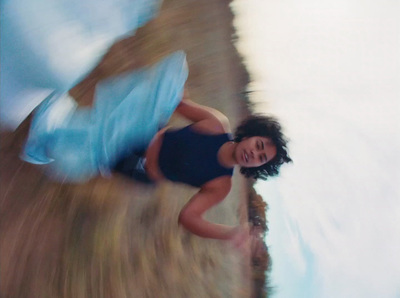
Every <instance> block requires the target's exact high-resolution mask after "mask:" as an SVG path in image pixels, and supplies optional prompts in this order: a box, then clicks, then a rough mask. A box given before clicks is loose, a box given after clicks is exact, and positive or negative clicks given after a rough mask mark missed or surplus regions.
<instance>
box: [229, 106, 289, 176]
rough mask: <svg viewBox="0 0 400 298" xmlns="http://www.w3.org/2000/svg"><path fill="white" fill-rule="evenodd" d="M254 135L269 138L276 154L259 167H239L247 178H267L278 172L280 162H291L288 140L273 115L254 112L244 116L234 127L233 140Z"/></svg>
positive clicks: (238, 140)
mask: <svg viewBox="0 0 400 298" xmlns="http://www.w3.org/2000/svg"><path fill="white" fill-rule="evenodd" d="M256 136H258V137H266V138H269V139H271V141H272V143H273V144H274V145H275V147H276V156H275V157H274V158H273V159H272V160H270V161H269V162H267V163H266V164H264V165H262V166H260V167H255V168H245V167H241V168H240V173H242V174H243V175H245V176H246V177H247V178H249V177H252V178H254V179H262V180H267V179H268V177H272V176H276V175H278V174H279V168H280V166H281V165H282V164H284V163H289V162H292V159H291V158H290V157H289V155H288V152H287V148H286V146H287V142H288V140H287V139H286V137H285V136H284V135H283V133H282V127H281V125H280V124H279V122H278V120H277V119H276V118H275V117H272V116H265V115H260V114H256V115H252V116H249V117H248V118H246V119H245V120H244V121H243V122H242V123H241V124H240V125H239V126H238V127H237V128H236V131H235V138H234V141H235V142H240V141H241V140H242V139H243V138H250V137H256Z"/></svg>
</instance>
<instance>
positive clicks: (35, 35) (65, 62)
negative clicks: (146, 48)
mask: <svg viewBox="0 0 400 298" xmlns="http://www.w3.org/2000/svg"><path fill="white" fill-rule="evenodd" d="M160 3H161V0H57V1H54V0H1V7H0V8H1V19H0V20H1V26H0V30H1V32H0V38H1V42H0V53H1V61H0V63H1V72H0V86H1V90H0V92H1V93H0V119H1V125H2V128H7V129H15V128H16V127H17V126H18V125H19V124H20V123H21V122H22V121H23V120H24V119H25V118H26V116H27V115H28V114H29V113H30V112H31V111H32V110H33V109H34V108H35V106H36V105H38V104H39V103H40V102H41V101H42V100H43V99H44V98H46V97H47V96H49V95H50V94H51V93H52V92H54V91H57V92H60V93H62V92H65V91H67V90H69V89H70V88H71V87H72V86H74V85H75V84H76V83H77V82H79V81H80V80H81V79H82V78H83V77H84V76H85V75H87V74H88V73H89V72H90V71H91V70H92V69H93V67H94V66H95V65H96V64H97V63H98V62H99V60H100V58H101V57H102V56H103V55H104V54H105V53H106V51H107V49H108V48H109V47H110V46H111V45H112V44H113V43H114V42H115V41H116V40H117V39H119V38H122V37H124V36H126V35H133V34H134V33H135V31H136V29H137V28H138V27H140V26H142V25H144V24H145V23H146V22H148V21H149V20H151V19H152V18H154V17H155V16H156V14H157V12H158V10H159V7H160Z"/></svg>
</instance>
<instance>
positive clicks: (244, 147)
mask: <svg viewBox="0 0 400 298" xmlns="http://www.w3.org/2000/svg"><path fill="white" fill-rule="evenodd" d="M187 72H188V71H187V66H186V59H185V54H184V53H183V52H175V53H173V54H171V55H170V56H168V57H166V58H164V59H163V60H162V61H160V62H159V63H157V64H155V65H154V66H151V67H147V68H142V69H140V70H137V71H134V72H133V73H130V74H125V75H122V76H118V77H115V78H113V79H111V80H107V81H103V82H101V83H100V84H99V85H98V86H97V88H96V94H95V102H94V106H93V107H92V108H77V104H76V102H75V101H74V100H73V99H72V98H71V97H69V96H68V95H57V94H53V95H52V96H50V97H49V98H48V99H47V100H46V101H45V102H44V103H43V104H41V105H40V106H39V108H38V109H37V111H36V113H35V117H34V119H33V122H32V125H31V130H30V134H29V137H28V140H27V143H26V146H25V150H24V154H23V158H24V159H25V160H26V161H29V162H32V163H42V164H43V163H49V165H48V167H49V168H48V171H50V173H51V176H52V177H54V178H58V179H62V180H63V181H65V180H69V181H84V180H87V179H89V178H91V177H93V176H94V175H97V174H98V173H101V174H103V175H110V174H111V172H112V171H116V172H120V173H122V174H123V175H126V176H129V177H132V178H137V177H142V180H143V179H145V180H147V181H155V182H156V181H160V180H163V179H168V180H171V181H175V182H181V183H185V184H189V185H192V186H195V187H198V188H199V191H198V192H197V193H196V194H195V195H194V196H193V197H192V199H191V200H190V201H189V203H188V204H187V205H186V206H185V207H184V208H183V210H182V211H181V213H180V216H179V222H180V223H181V224H182V225H183V226H184V227H185V228H186V229H188V230H189V231H191V232H192V233H194V234H196V235H198V236H201V237H206V238H214V239H225V240H228V239H234V238H237V237H240V235H242V234H243V233H245V231H244V230H243V229H242V228H238V227H229V226H225V225H218V224H214V223H211V222H208V221H206V220H204V219H203V217H202V215H203V214H204V212H205V211H207V210H208V209H210V208H211V207H213V206H215V205H216V204H218V203H219V202H221V201H222V200H223V199H224V198H225V197H226V196H227V195H228V193H229V192H230V189H231V185H232V174H233V168H234V166H235V165H238V166H240V167H241V170H240V171H241V173H242V174H244V175H245V176H246V177H253V178H256V179H257V178H261V179H267V177H269V176H274V175H277V174H278V173H279V168H280V166H281V165H282V164H283V163H287V162H290V161H291V159H290V157H289V156H288V153H287V150H286V143H287V141H286V139H285V137H284V136H283V134H282V132H281V126H280V125H279V123H278V122H277V121H276V120H275V119H274V118H272V117H266V116H251V117H249V118H248V119H246V120H245V121H244V122H243V123H242V124H241V125H240V126H239V127H238V128H237V129H236V132H235V138H233V137H232V136H231V134H230V133H231V131H230V125H229V121H228V119H227V118H226V117H225V116H224V115H223V114H222V113H220V112H218V111H216V110H214V109H212V108H209V107H205V106H202V105H199V104H196V103H194V102H192V101H191V100H190V99H189V98H188V95H187V92H184V84H185V81H186V78H187ZM182 94H183V96H182ZM174 111H176V112H177V113H179V114H180V115H182V116H183V117H185V118H187V119H188V120H190V121H192V122H193V123H192V124H191V125H189V126H187V127H184V128H181V129H177V130H171V129H168V128H166V127H165V125H166V123H167V121H168V119H169V118H170V116H171V115H172V113H173V112H174ZM138 151H141V154H139V156H138Z"/></svg>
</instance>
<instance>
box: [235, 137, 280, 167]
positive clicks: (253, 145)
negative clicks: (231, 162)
mask: <svg viewBox="0 0 400 298" xmlns="http://www.w3.org/2000/svg"><path fill="white" fill-rule="evenodd" d="M275 155H276V147H275V145H274V144H273V143H272V141H271V140H270V139H269V138H266V137H250V138H243V139H242V140H241V141H240V142H239V143H238V144H237V146H236V149H235V158H236V161H237V164H238V165H240V166H242V167H245V168H255V167H259V166H262V165H263V164H266V163H267V162H269V161H270V160H271V159H273V158H274V157H275Z"/></svg>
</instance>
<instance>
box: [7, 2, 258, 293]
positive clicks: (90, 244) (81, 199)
mask: <svg viewBox="0 0 400 298" xmlns="http://www.w3.org/2000/svg"><path fill="white" fill-rule="evenodd" d="M231 21H232V15H231V13H230V10H229V7H228V2H227V1H215V0H202V1H183V0H171V1H165V3H164V7H163V10H162V12H161V14H160V16H159V18H157V19H156V20H155V21H153V22H151V23H150V24H148V25H147V26H145V27H144V28H142V29H140V30H139V32H138V34H137V35H136V37H134V38H129V39H128V40H126V41H123V42H120V43H118V44H117V45H116V46H114V47H113V48H112V50H111V52H110V53H109V54H108V55H107V58H106V59H105V60H104V61H103V63H102V64H101V65H100V67H99V68H98V70H99V71H98V72H96V75H95V76H94V77H92V78H91V79H92V80H94V81H96V80H98V79H100V78H101V77H106V76H110V75H113V74H116V73H118V72H121V71H124V70H127V69H128V68H131V67H135V66H140V65H143V64H147V63H152V62H154V61H155V60H157V59H159V58H160V57H162V56H163V55H165V54H166V53H168V52H171V51H173V50H175V49H184V50H185V51H186V52H187V54H188V63H189V69H190V75H189V81H188V84H189V88H190V90H191V97H192V99H193V100H194V101H196V102H200V103H203V104H206V105H210V106H213V107H216V108H217V109H219V110H221V111H222V112H223V113H225V114H226V115H228V117H230V119H232V125H233V126H234V125H235V124H236V121H237V119H239V116H240V113H241V108H243V104H242V103H241V101H240V96H239V93H240V92H241V91H242V89H243V88H244V86H245V84H246V81H247V74H246V72H245V71H244V69H243V68H242V67H241V65H240V63H239V58H238V57H237V56H236V51H235V49H234V48H233V46H232V44H231V34H232V33H233V31H232V28H231ZM132 61H134V62H133V63H132ZM90 84H91V83H90V82H89V81H86V82H84V83H83V84H80V85H78V86H77V87H76V88H75V89H74V90H73V93H74V94H75V96H76V97H81V98H85V96H87V94H89V93H90V89H91V85H90ZM172 122H174V123H175V124H177V125H182V124H183V122H181V121H179V120H178V119H173V121H172ZM26 131H27V123H24V124H23V125H22V126H21V127H20V128H19V129H18V130H17V131H16V132H14V133H2V135H1V141H2V142H1V151H0V154H1V155H0V158H1V164H0V170H1V181H0V183H1V184H0V187H1V188H0V194H1V201H0V207H1V213H0V225H1V227H0V228H1V243H0V249H1V254H0V261H1V285H0V291H1V294H2V295H1V296H2V297H13V298H17V297H21V298H25V297H40V298H45V297H49V298H54V297H71V298H79V297H90V298H91V297H94V298H97V297H118V298H119V297H121V298H122V297H138V298H142V297H229V298H230V297H250V296H251V295H250V293H251V290H250V276H249V274H248V269H249V267H248V264H247V263H248V260H246V259H243V258H241V257H240V256H239V255H238V254H237V253H236V252H235V251H234V250H233V249H232V248H231V247H229V246H228V245H227V244H226V243H224V242H223V241H217V240H208V239H202V238H199V237H196V236H194V235H192V234H190V233H188V232H186V231H185V230H184V229H183V228H181V227H179V226H178V224H177V217H178V214H179V211H180V209H181V208H182V206H183V205H184V204H185V203H186V202H187V201H188V199H189V198H190V196H191V195H192V194H193V193H194V192H195V191H196V189H194V188H190V187H187V186H183V185H177V184H172V183H168V182H165V183H161V184H160V185H158V186H157V187H153V186H147V185H142V184H140V183H133V182H132V181H129V180H127V179H124V178H122V177H118V176H115V177H113V178H111V179H104V178H101V177H98V178H96V179H93V180H92V181H90V182H88V183H86V184H83V185H68V184H57V183H54V182H51V181H50V180H49V179H48V178H47V177H46V176H45V175H44V174H43V173H42V172H41V169H40V167H38V166H33V165H30V164H28V163H24V162H22V161H20V160H19V158H18V154H19V151H20V148H21V146H22V144H23V139H24V135H25V134H26ZM234 179H235V182H234V188H233V190H232V192H231V194H230V195H229V196H228V197H227V198H226V199H225V200H224V202H223V203H222V204H220V205H219V206H217V207H216V208H214V209H213V210H211V211H210V212H208V213H207V215H206V217H207V218H208V219H209V220H211V221H213V222H218V223H224V224H237V223H238V222H239V221H245V220H246V207H245V206H246V204H245V203H244V201H245V196H246V189H245V187H244V185H245V184H244V181H243V179H242V178H241V177H238V175H235V177H234ZM238 210H239V213H238Z"/></svg>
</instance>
